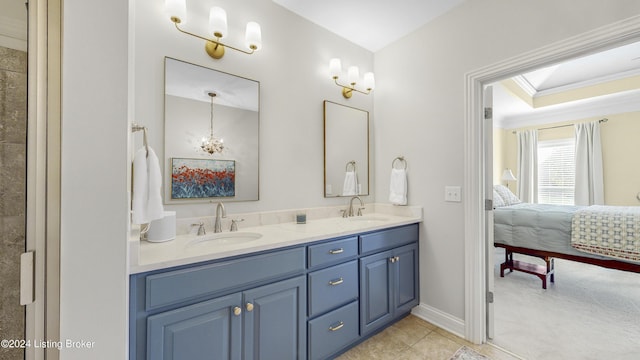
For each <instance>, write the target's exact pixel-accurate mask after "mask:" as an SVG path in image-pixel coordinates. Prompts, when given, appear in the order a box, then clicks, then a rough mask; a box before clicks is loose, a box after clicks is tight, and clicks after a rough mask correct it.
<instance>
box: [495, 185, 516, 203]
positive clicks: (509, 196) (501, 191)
mask: <svg viewBox="0 0 640 360" xmlns="http://www.w3.org/2000/svg"><path fill="white" fill-rule="evenodd" d="M493 190H495V191H496V192H497V193H498V195H500V197H502V200H503V201H504V204H505V206H509V205H515V204H520V203H521V202H522V201H521V200H520V199H518V197H517V196H516V195H515V194H514V193H512V192H511V190H509V188H507V187H506V186H504V185H493Z"/></svg>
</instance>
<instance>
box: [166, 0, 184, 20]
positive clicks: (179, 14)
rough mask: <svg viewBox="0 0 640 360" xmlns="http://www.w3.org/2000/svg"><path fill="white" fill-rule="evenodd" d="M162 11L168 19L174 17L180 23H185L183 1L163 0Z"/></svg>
mask: <svg viewBox="0 0 640 360" xmlns="http://www.w3.org/2000/svg"><path fill="white" fill-rule="evenodd" d="M164 11H165V12H166V13H167V15H168V16H169V18H172V17H175V18H178V19H180V23H181V24H184V23H185V22H186V21H187V3H186V1H185V0H165V1H164Z"/></svg>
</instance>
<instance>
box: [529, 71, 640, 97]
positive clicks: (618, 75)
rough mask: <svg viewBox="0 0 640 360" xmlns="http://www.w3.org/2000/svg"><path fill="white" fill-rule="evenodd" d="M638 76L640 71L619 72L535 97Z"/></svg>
mask: <svg viewBox="0 0 640 360" xmlns="http://www.w3.org/2000/svg"><path fill="white" fill-rule="evenodd" d="M638 75H640V69H632V70H627V71H623V72H619V73H615V74H611V75H606V76H600V77H597V78H593V79H589V80H584V81H580V82H576V83H573V84H569V85H564V86H558V87H554V88H551V89H547V90H542V91H538V92H536V93H535V95H533V97H534V98H535V97H540V96H546V95H555V94H560V93H563V92H565V91H570V90H576V89H581V88H585V87H588V86H595V85H600V84H603V83H606V82H610V81H616V80H621V79H626V78H629V77H633V76H638Z"/></svg>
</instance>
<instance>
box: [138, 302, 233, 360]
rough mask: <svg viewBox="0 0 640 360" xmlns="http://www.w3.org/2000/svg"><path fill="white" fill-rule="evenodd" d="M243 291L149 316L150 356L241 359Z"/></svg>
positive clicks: (155, 359) (174, 359) (151, 358)
mask: <svg viewBox="0 0 640 360" xmlns="http://www.w3.org/2000/svg"><path fill="white" fill-rule="evenodd" d="M241 300H242V296H241V294H240V293H238V294H232V295H229V296H224V297H220V298H216V299H213V300H209V301H204V302H201V303H198V304H194V305H190V306H185V307H182V308H179V309H175V310H171V311H166V312H163V313H159V314H156V315H152V316H149V318H148V319H147V359H149V360H182V359H184V360H190V359H221V360H222V359H240V356H241V350H242V339H241V336H242V329H241V326H242V321H241V317H240V316H239V315H236V314H234V309H235V308H236V307H237V306H240V304H241Z"/></svg>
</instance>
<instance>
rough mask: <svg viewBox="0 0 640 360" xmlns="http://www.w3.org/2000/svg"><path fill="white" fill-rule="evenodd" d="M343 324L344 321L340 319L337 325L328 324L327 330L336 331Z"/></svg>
mask: <svg viewBox="0 0 640 360" xmlns="http://www.w3.org/2000/svg"><path fill="white" fill-rule="evenodd" d="M343 326H344V321H340V323H339V324H338V325H337V326H329V330H330V331H338V330H340V329H342V327H343Z"/></svg>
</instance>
